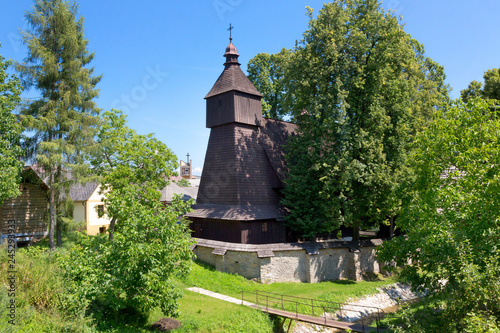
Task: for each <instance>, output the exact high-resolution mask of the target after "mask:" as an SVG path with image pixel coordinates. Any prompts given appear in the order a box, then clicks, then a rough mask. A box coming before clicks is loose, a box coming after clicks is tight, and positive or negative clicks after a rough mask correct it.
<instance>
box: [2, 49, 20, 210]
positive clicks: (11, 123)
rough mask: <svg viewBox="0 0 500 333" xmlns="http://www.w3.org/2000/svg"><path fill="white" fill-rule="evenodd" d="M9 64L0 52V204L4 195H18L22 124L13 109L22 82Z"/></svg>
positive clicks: (17, 100) (16, 102)
mask: <svg viewBox="0 0 500 333" xmlns="http://www.w3.org/2000/svg"><path fill="white" fill-rule="evenodd" d="M9 65H10V63H9V62H8V61H4V58H3V57H2V56H1V55H0V119H1V122H0V170H2V172H1V173H0V204H1V203H2V202H3V200H4V199H6V198H11V197H15V196H17V195H18V194H19V181H20V179H19V174H20V173H21V170H22V166H23V165H22V162H21V161H20V159H19V158H20V155H21V148H20V146H19V141H20V138H21V126H20V125H19V124H18V122H17V117H16V116H15V115H14V114H13V111H14V109H15V108H16V106H17V105H18V104H19V102H20V100H21V99H20V97H19V95H20V93H21V84H20V82H19V79H18V78H17V77H16V76H15V75H9V74H8V73H7V68H8V67H9Z"/></svg>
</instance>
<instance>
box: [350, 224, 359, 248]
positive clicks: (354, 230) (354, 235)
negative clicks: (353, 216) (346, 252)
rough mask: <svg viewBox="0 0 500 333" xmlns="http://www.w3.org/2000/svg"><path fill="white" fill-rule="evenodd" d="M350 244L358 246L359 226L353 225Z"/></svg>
mask: <svg viewBox="0 0 500 333" xmlns="http://www.w3.org/2000/svg"><path fill="white" fill-rule="evenodd" d="M352 242H353V243H356V244H358V243H359V224H358V223H355V224H354V225H353V226H352Z"/></svg>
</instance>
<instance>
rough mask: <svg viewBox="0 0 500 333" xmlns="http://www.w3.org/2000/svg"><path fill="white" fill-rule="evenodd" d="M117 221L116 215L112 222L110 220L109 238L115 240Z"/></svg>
mask: <svg viewBox="0 0 500 333" xmlns="http://www.w3.org/2000/svg"><path fill="white" fill-rule="evenodd" d="M115 222H116V217H113V218H112V219H111V222H109V240H110V241H112V240H113V232H114V231H115Z"/></svg>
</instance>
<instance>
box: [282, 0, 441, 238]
mask: <svg viewBox="0 0 500 333" xmlns="http://www.w3.org/2000/svg"><path fill="white" fill-rule="evenodd" d="M309 15H310V23H309V29H308V30H307V31H306V32H305V33H304V38H303V39H302V40H301V41H300V42H299V43H298V45H297V46H296V48H295V50H294V53H293V56H292V57H291V59H290V61H289V64H288V66H287V70H286V76H287V86H288V89H290V90H291V91H293V95H294V97H293V99H292V100H291V102H293V104H290V105H288V108H289V109H290V110H291V111H292V113H293V114H292V118H296V119H297V124H298V132H299V133H298V134H299V135H296V136H294V137H293V138H292V139H291V142H290V144H289V146H288V156H287V158H288V165H289V168H290V170H289V177H288V179H287V187H286V189H285V199H284V201H283V203H284V204H285V205H286V206H287V207H288V208H289V210H290V215H289V216H288V219H287V223H288V225H289V226H290V227H291V228H292V229H294V230H295V231H296V232H298V233H300V234H302V235H303V236H308V237H314V236H315V235H316V234H318V233H329V232H331V231H333V230H335V229H336V228H338V227H340V226H349V227H352V229H353V237H354V241H357V240H359V230H360V228H362V227H372V226H374V225H377V224H378V223H380V222H382V221H388V220H389V219H390V218H391V217H393V216H395V215H396V211H397V209H398V205H399V201H398V199H397V197H396V196H395V195H394V190H395V188H396V185H397V184H398V183H399V182H400V181H401V179H402V178H403V177H405V174H406V172H405V165H406V156H407V151H408V145H409V142H410V141H411V138H412V137H413V135H414V134H415V133H416V132H417V131H418V129H419V128H421V127H422V126H423V124H425V122H426V120H427V119H429V117H430V116H431V115H432V114H433V112H434V110H435V108H437V107H439V106H440V105H442V103H443V102H444V101H445V100H447V93H448V89H447V87H446V86H445V85H444V83H443V82H444V73H443V68H442V67H441V66H439V65H438V64H436V63H435V62H433V61H432V60H431V59H429V58H426V57H425V56H424V49H423V47H422V45H420V44H419V43H418V42H417V41H416V40H414V39H412V38H411V37H410V35H408V34H407V33H405V32H404V31H403V27H402V26H401V25H400V24H399V21H398V19H397V18H396V17H394V16H393V15H392V14H391V13H386V12H384V10H383V9H382V8H381V7H380V4H379V2H378V1H377V0H336V1H333V2H331V3H327V4H325V5H324V7H323V8H322V9H321V10H320V11H319V13H318V15H317V17H316V18H313V10H312V9H309Z"/></svg>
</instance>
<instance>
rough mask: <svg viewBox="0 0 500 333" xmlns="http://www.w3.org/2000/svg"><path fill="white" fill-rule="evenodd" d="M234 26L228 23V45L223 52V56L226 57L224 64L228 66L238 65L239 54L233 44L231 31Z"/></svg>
mask: <svg viewBox="0 0 500 333" xmlns="http://www.w3.org/2000/svg"><path fill="white" fill-rule="evenodd" d="M233 29H234V27H233V26H232V25H231V24H229V29H227V30H229V45H228V46H227V47H226V53H224V57H226V62H225V64H224V66H226V68H228V67H229V66H231V65H238V66H239V65H240V63H239V62H238V57H239V56H240V55H239V54H238V51H237V50H236V47H235V46H234V45H233V34H232V31H233Z"/></svg>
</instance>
